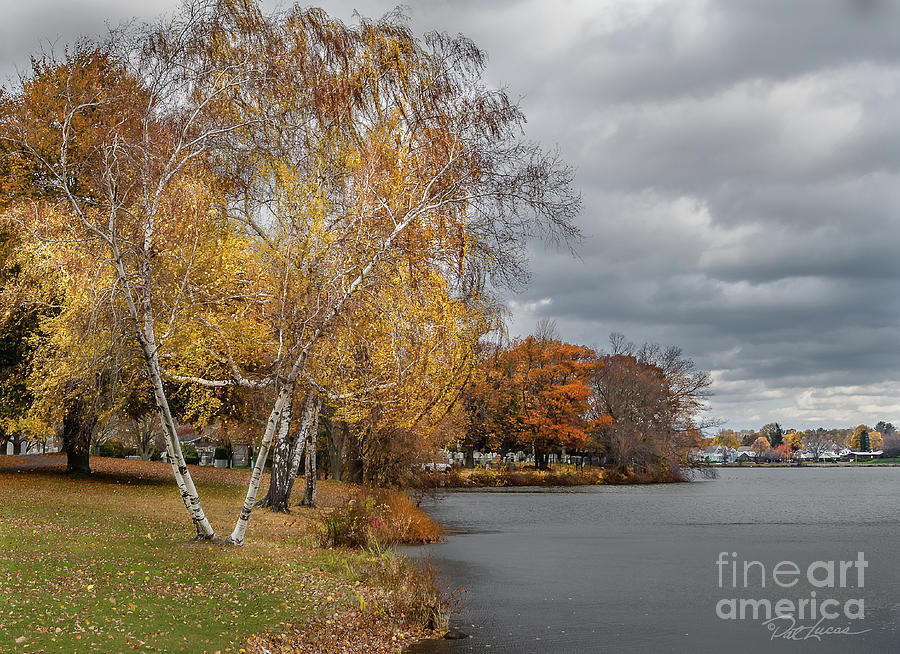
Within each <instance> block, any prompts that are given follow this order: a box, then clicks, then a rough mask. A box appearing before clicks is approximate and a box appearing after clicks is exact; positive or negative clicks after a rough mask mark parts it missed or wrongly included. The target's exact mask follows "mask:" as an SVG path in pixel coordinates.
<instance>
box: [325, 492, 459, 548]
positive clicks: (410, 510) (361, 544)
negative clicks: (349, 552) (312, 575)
mask: <svg viewBox="0 0 900 654" xmlns="http://www.w3.org/2000/svg"><path fill="white" fill-rule="evenodd" d="M316 535H317V537H318V542H319V544H320V545H321V546H322V547H356V548H367V547H378V546H381V545H389V544H391V545H394V544H420V543H434V542H437V541H439V540H440V539H441V535H442V532H441V528H440V527H439V526H438V525H437V524H436V523H435V522H434V521H432V520H431V519H429V518H428V516H426V515H425V513H423V512H422V510H421V509H420V508H419V507H417V506H416V505H415V504H413V502H412V501H411V500H410V499H409V497H408V496H407V495H406V494H405V493H403V492H400V491H381V492H378V493H375V494H372V493H365V492H361V493H359V494H358V495H357V497H356V498H354V499H351V500H350V501H349V502H347V504H345V505H343V506H340V507H338V508H336V509H334V510H332V511H331V512H329V513H323V514H322V515H321V516H320V518H319V525H318V528H317V531H316Z"/></svg>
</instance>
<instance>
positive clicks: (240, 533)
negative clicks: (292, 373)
mask: <svg viewBox="0 0 900 654" xmlns="http://www.w3.org/2000/svg"><path fill="white" fill-rule="evenodd" d="M292 388H293V385H292V384H285V385H284V386H282V388H281V390H280V391H279V392H278V397H277V399H276V400H275V406H273V407H272V412H271V413H270V414H269V421H268V423H266V431H265V434H263V439H262V443H260V446H259V454H258V455H257V457H256V465H254V466H253V474H252V475H251V476H250V485H249V486H248V487H247V496H246V498H245V499H244V506H243V507H242V508H241V514H240V516H238V520H237V524H235V526H234V530H233V531H232V532H231V535H230V536H229V537H228V538H227V539H225V542H226V543H231V544H233V545H238V546H240V545H243V544H244V534H245V533H246V531H247V523H248V522H250V514H251V513H252V512H253V506H254V505H255V504H256V495H257V493H258V492H259V482H260V480H261V478H262V473H263V468H264V467H265V465H266V457H268V456H269V448H270V447H271V445H272V439H273V438H274V436H275V428H276V427H277V426H278V423H279V422H280V421H281V415H282V412H283V411H284V407H285V405H286V404H288V402H289V400H290V396H291V390H292Z"/></svg>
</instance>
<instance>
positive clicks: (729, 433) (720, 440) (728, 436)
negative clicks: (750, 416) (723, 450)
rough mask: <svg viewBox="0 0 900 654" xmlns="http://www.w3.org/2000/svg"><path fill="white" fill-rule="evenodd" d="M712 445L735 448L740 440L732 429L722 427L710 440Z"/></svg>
mask: <svg viewBox="0 0 900 654" xmlns="http://www.w3.org/2000/svg"><path fill="white" fill-rule="evenodd" d="M712 444H713V445H724V446H725V447H730V448H732V449H737V448H738V447H740V445H741V440H740V439H739V438H738V436H737V434H735V433H734V430H733V429H723V430H722V431H720V432H719V433H718V434H716V437H715V438H714V439H713V441H712Z"/></svg>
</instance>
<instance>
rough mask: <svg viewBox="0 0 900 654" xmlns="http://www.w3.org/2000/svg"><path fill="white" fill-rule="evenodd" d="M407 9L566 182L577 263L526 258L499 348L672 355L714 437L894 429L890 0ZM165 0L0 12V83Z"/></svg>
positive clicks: (896, 274) (546, 256) (899, 243)
mask: <svg viewBox="0 0 900 654" xmlns="http://www.w3.org/2000/svg"><path fill="white" fill-rule="evenodd" d="M395 4H396V3H393V2H389V1H388V2H380V1H375V0H372V1H358V0H349V1H346V2H345V1H340V2H323V3H321V5H322V6H323V7H324V8H325V9H326V10H328V11H329V13H331V14H333V15H336V16H338V17H341V18H343V19H344V20H346V21H350V20H352V13H353V10H354V9H356V10H358V11H359V12H360V13H361V14H364V15H367V16H379V15H381V14H383V13H384V12H385V11H388V10H390V9H391V8H393V7H394V5H395ZM409 4H410V8H409V13H410V15H411V19H412V24H413V26H414V27H415V29H416V30H417V32H419V33H420V34H421V33H423V32H425V31H428V30H434V29H438V30H443V31H448V32H451V33H457V32H462V33H464V34H466V35H467V36H469V37H471V38H473V39H474V40H475V42H476V43H477V44H478V45H480V46H481V47H482V48H484V49H485V50H486V51H487V52H488V55H489V66H488V71H487V77H488V80H489V81H490V82H491V83H492V84H494V85H503V86H504V87H506V88H507V89H508V91H509V93H510V95H511V96H512V97H514V98H517V99H520V101H521V105H522V107H523V109H524V111H525V113H526V116H527V117H528V126H527V129H528V136H529V137H532V138H535V139H537V140H540V141H541V142H543V143H544V144H546V145H547V146H548V147H556V146H558V147H559V150H560V152H561V154H562V156H563V157H564V158H565V159H566V160H567V161H569V162H570V163H571V164H572V165H573V166H574V167H575V168H576V170H577V175H578V177H577V184H578V187H579V189H580V191H581V192H582V194H583V196H584V211H583V214H582V216H581V218H580V223H581V227H582V228H583V230H584V232H585V234H586V237H587V238H586V240H585V242H584V243H583V245H582V246H581V252H580V254H581V256H580V258H578V259H576V258H572V257H570V256H569V255H567V254H564V253H560V252H554V251H547V250H546V249H544V248H543V247H536V248H535V249H534V253H533V258H532V265H531V269H532V273H533V279H532V282H531V284H530V286H529V287H528V288H527V290H526V291H524V292H522V293H520V294H518V295H516V296H513V297H510V298H509V304H510V307H511V309H512V311H513V316H514V320H513V324H512V332H513V334H526V333H528V332H529V331H531V330H532V329H533V327H534V324H535V322H536V321H537V320H539V319H541V318H552V319H554V320H556V321H557V323H558V326H559V331H560V334H561V336H562V337H563V338H565V339H567V340H570V341H573V342H579V343H585V344H588V345H595V346H601V347H602V346H604V345H605V343H606V339H607V336H608V334H609V333H610V332H611V331H619V332H623V333H624V334H625V335H626V336H627V337H628V338H629V339H631V340H633V341H637V342H641V341H645V340H648V341H654V342H659V343H661V344H664V345H673V344H674V345H679V346H681V347H682V348H683V350H684V352H685V353H686V354H687V355H688V356H690V357H692V358H693V359H694V360H695V361H696V362H697V363H698V364H699V365H700V366H701V367H703V368H705V369H707V370H710V371H711V372H712V374H713V378H714V380H715V383H714V386H713V391H714V392H715V395H714V397H713V399H712V409H713V414H715V415H718V416H721V417H722V418H724V419H726V420H727V421H728V426H730V427H733V428H736V429H740V428H758V427H759V426H761V425H762V424H763V423H765V422H769V421H772V420H777V421H779V422H781V423H782V424H783V425H786V426H794V427H815V426H820V425H823V426H837V425H856V424H859V423H861V422H865V423H868V424H869V425H872V424H874V423H875V422H876V421H878V420H880V419H884V420H890V421H892V422H894V423H895V424H900V372H898V371H900V365H898V364H900V285H898V281H900V217H898V212H900V38H898V36H897V27H898V25H900V2H894V1H887V0H884V1H879V0H753V1H752V2H751V1H747V0H721V1H718V2H715V1H710V2H703V1H691V0H677V1H675V0H672V1H671V2H658V1H654V0H646V1H644V0H641V1H635V0H631V1H627V2H626V1H605V2H604V1H602V0H583V1H576V0H572V1H553V2H551V1H549V0H537V1H531V2H526V1H522V2H520V1H513V0H510V1H496V0H492V1H489V2H479V1H474V0H473V1H467V0H447V1H444V2H440V1H437V0H432V1H429V2H418V3H409ZM176 5H177V0H144V2H142V3H139V4H138V3H130V2H128V3H125V2H119V1H118V0H79V1H77V2H72V1H71V0H30V1H29V2H23V1H22V0H15V1H14V2H11V1H10V0H0V8H2V15H3V17H4V18H3V21H2V22H0V73H2V74H3V77H4V79H5V78H6V76H7V75H8V74H9V73H11V72H12V71H14V70H15V69H16V67H22V66H25V65H27V63H28V54H29V53H32V52H35V51H37V50H39V49H40V48H41V47H44V48H48V47H50V46H51V45H52V44H54V43H55V44H56V47H57V49H59V48H60V47H61V46H62V45H63V44H65V43H67V42H70V41H72V40H73V38H74V37H76V36H77V35H79V34H96V33H99V32H102V30H103V25H104V22H105V21H107V20H109V21H112V22H113V23H118V22H120V21H121V20H123V19H125V18H128V17H131V16H133V15H136V14H135V12H141V13H140V14H137V15H138V16H139V17H141V18H151V17H153V16H155V15H156V14H158V13H159V12H162V11H167V10H171V9H172V8H174V7H175V6H176ZM266 6H267V7H274V6H276V3H266Z"/></svg>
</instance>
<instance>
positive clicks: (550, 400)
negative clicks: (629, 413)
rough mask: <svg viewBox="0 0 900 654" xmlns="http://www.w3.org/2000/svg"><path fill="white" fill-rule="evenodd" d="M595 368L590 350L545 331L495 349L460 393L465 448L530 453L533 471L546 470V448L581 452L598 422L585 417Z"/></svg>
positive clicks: (547, 454) (588, 410) (588, 408)
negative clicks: (475, 380) (474, 379)
mask: <svg viewBox="0 0 900 654" xmlns="http://www.w3.org/2000/svg"><path fill="white" fill-rule="evenodd" d="M595 365H596V355H595V353H594V352H593V350H591V349H590V348H587V347H584V346H580V345H572V344H569V343H564V342H562V341H560V340H559V339H558V338H556V337H555V334H553V333H551V332H549V331H547V330H540V329H539V330H538V333H536V334H534V335H531V336H528V337H527V338H525V339H522V340H516V341H513V342H512V343H510V344H509V346H508V347H506V348H501V349H499V350H496V351H495V352H494V353H493V354H490V355H489V356H488V357H487V358H485V359H484V361H483V363H482V378H481V380H480V381H478V383H476V384H475V385H473V387H472V388H470V389H469V391H468V392H467V394H466V395H467V396H466V399H465V407H466V409H467V413H468V420H467V422H468V426H469V427H468V428H469V433H468V434H467V440H468V442H469V445H470V446H474V445H475V444H476V443H477V442H480V443H483V445H482V446H488V447H494V446H497V445H500V444H501V443H502V444H504V445H505V446H506V447H508V448H514V447H523V448H526V449H530V450H532V452H533V453H534V460H535V465H536V466H537V467H538V468H539V469H546V468H547V466H548V460H549V459H548V457H549V454H550V452H551V450H554V449H557V450H558V449H559V448H563V447H565V448H568V449H571V450H584V449H585V448H586V447H587V445H588V444H589V442H590V433H591V429H592V427H593V426H594V423H593V422H592V421H600V420H602V419H603V418H602V416H591V415H589V414H590V405H589V398H590V390H589V386H588V383H589V380H590V376H591V374H592V370H593V368H594V366H595Z"/></svg>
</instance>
